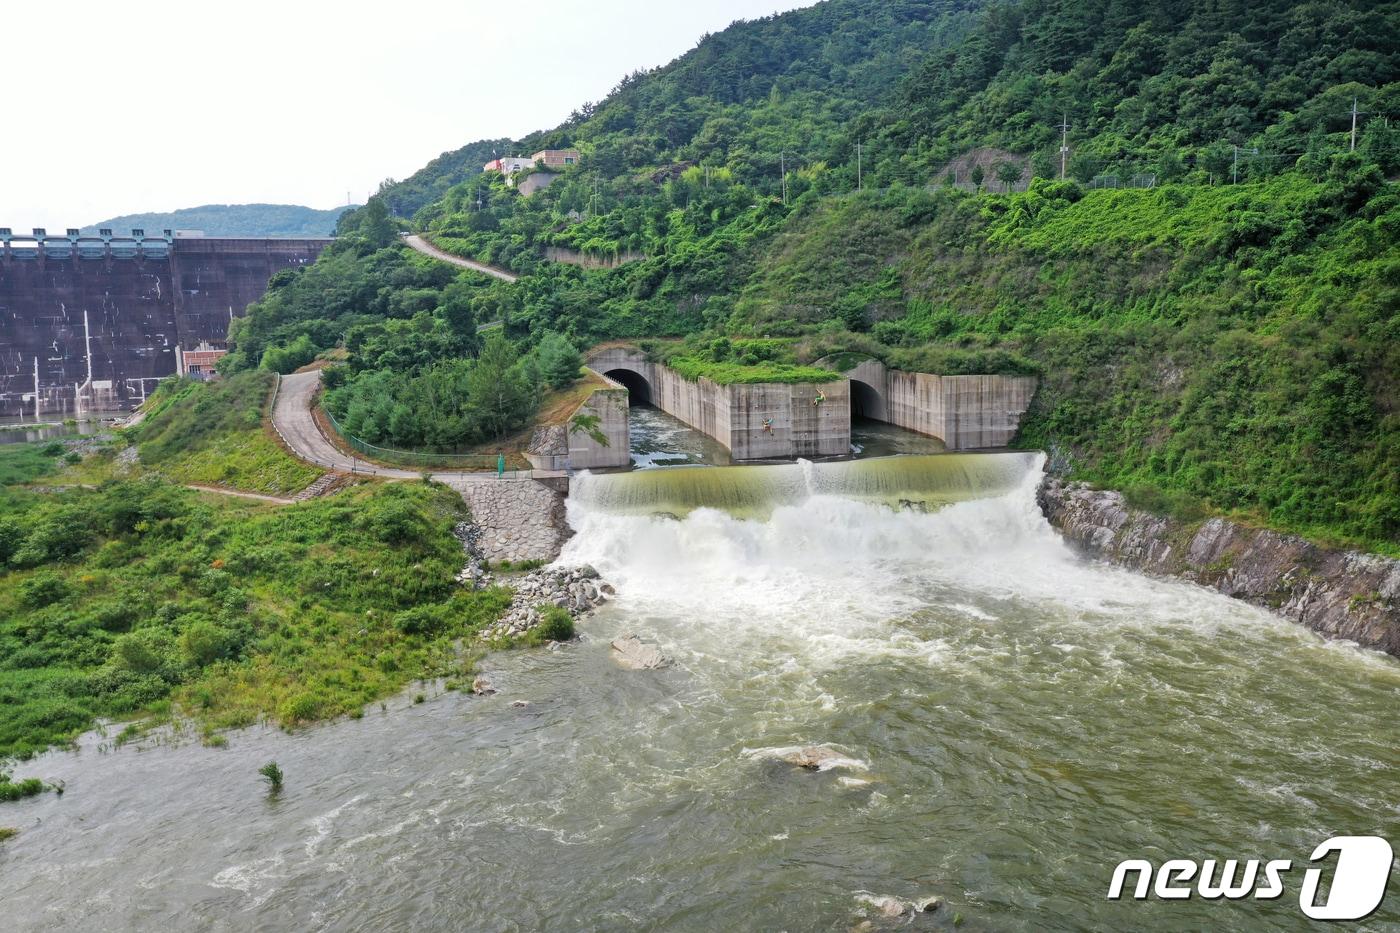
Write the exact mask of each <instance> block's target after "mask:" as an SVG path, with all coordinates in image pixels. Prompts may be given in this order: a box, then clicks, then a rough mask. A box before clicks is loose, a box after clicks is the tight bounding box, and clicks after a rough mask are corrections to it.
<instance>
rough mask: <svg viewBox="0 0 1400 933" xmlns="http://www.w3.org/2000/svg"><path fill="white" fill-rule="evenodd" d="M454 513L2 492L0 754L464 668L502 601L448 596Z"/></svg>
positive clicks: (413, 494)
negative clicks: (90, 731) (467, 645)
mask: <svg viewBox="0 0 1400 933" xmlns="http://www.w3.org/2000/svg"><path fill="white" fill-rule="evenodd" d="M461 510H462V503H461V499H460V497H458V496H457V495H455V494H454V493H452V492H451V491H450V490H446V489H443V488H440V487H428V486H424V485H420V484H393V485H374V486H367V487H359V488H356V489H354V490H352V491H348V492H344V493H341V494H339V495H336V496H333V497H330V498H327V499H324V500H313V501H312V502H308V503H304V504H301V505H297V506H290V507H279V506H268V505H263V504H260V503H250V502H246V501H241V500H238V501H235V500H228V499H222V498H218V497H207V496H200V495H199V494H197V493H194V492H190V491H188V490H184V489H181V488H178V487H173V486H169V485H167V484H165V483H163V482H160V481H158V480H154V479H150V480H138V481H133V482H125V483H113V484H108V485H105V486H103V487H102V488H101V489H98V490H85V489H75V490H71V491H69V492H65V493H62V494H49V495H39V494H33V493H28V492H25V491H22V490H10V489H7V490H3V491H0V545H2V547H0V551H3V556H4V557H5V558H6V562H5V566H6V569H5V571H4V572H3V573H0V659H3V660H0V758H3V757H4V756H7V755H25V754H29V753H32V752H34V751H38V750H42V749H43V748H44V747H45V746H46V745H48V744H50V743H54V742H62V741H64V740H66V739H67V738H69V737H71V736H73V735H74V734H76V733H78V732H80V731H82V730H84V729H86V728H88V727H90V726H91V725H92V723H93V720H94V718H95V717H105V716H117V717H122V716H129V715H134V714H137V713H140V712H149V713H154V714H156V715H157V716H158V717H159V716H160V715H162V714H166V713H170V712H172V711H176V710H178V711H182V712H185V713H188V714H190V715H193V716H195V717H196V718H198V719H199V720H201V721H203V722H204V723H206V724H207V725H208V726H211V727H215V726H217V727H222V726H237V725H242V724H245V723H249V722H252V721H254V720H256V719H258V718H260V717H268V718H271V719H274V720H277V721H279V722H282V723H283V724H286V725H292V724H295V723H298V722H303V721H308V720H314V719H319V718H324V717H328V716H334V715H338V714H342V713H351V714H355V713H356V711H357V710H358V709H359V708H360V707H361V706H363V705H364V704H365V703H368V702H370V701H372V700H375V699H377V698H380V697H383V696H385V695H387V694H389V693H392V692H393V691H395V690H397V689H399V688H401V687H402V686H403V685H404V684H406V683H408V682H409V681H411V680H413V679H415V678H419V677H425V676H430V675H437V674H452V673H460V672H463V670H464V663H463V662H462V661H461V660H460V659H458V657H457V655H456V651H455V649H454V647H453V643H454V641H455V640H456V639H458V638H460V637H462V636H463V635H465V634H467V633H468V632H470V631H472V630H474V629H475V628H477V627H479V626H481V625H483V624H485V623H486V622H489V621H490V620H492V619H494V618H495V617H496V616H497V615H498V614H499V612H500V611H501V609H502V608H503V607H504V605H505V604H506V602H507V601H508V593H507V592H506V591H501V590H492V591H487V592H481V593H474V592H469V591H465V590H462V589H460V588H459V587H458V586H456V585H455V583H454V582H453V576H454V574H455V573H456V571H457V570H458V569H459V567H460V564H461V559H462V558H461V549H460V546H459V545H458V544H457V542H456V540H455V539H454V538H453V536H452V534H451V529H452V526H453V524H454V522H456V521H458V520H460V517H461Z"/></svg>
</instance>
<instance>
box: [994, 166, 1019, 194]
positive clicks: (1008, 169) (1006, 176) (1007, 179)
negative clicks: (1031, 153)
mask: <svg viewBox="0 0 1400 933" xmlns="http://www.w3.org/2000/svg"><path fill="white" fill-rule="evenodd" d="M994 171H995V172H996V176H997V181H999V182H1001V183H1002V184H1003V185H1005V186H1006V190H1007V191H1010V190H1011V186H1012V185H1014V184H1016V183H1017V182H1019V181H1020V180H1021V176H1022V175H1024V174H1025V170H1024V169H1022V168H1021V166H1020V164H1019V163H1016V162H1012V161H1011V160H1009V159H1003V160H1002V161H1000V162H998V163H997V164H996V167H995V169H994Z"/></svg>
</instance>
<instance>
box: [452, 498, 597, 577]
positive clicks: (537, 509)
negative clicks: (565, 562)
mask: <svg viewBox="0 0 1400 933" xmlns="http://www.w3.org/2000/svg"><path fill="white" fill-rule="evenodd" d="M459 489H460V491H461V493H462V498H463V499H465V500H466V501H467V505H468V506H469V507H470V508H471V512H472V522H473V523H474V524H476V525H477V526H478V527H479V528H480V529H481V536H480V539H479V540H478V542H477V546H478V547H479V548H480V549H481V554H482V556H483V557H485V558H486V559H487V560H490V561H501V560H509V561H516V562H518V561H524V560H543V561H552V560H554V558H556V557H558V556H559V549H560V548H561V547H563V545H564V542H565V541H566V540H568V538H569V536H570V535H571V534H572V532H571V531H570V530H569V525H568V521H567V520H566V519H565V514H564V512H565V507H564V494H563V493H561V492H559V491H557V490H554V489H551V488H549V487H548V486H545V485H544V484H543V483H537V482H535V481H534V480H517V479H501V480H478V481H473V482H469V483H463V484H462V485H461V486H460V487H459Z"/></svg>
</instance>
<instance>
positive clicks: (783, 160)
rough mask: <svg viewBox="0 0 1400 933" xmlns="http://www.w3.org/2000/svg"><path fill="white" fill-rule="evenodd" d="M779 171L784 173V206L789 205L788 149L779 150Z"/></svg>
mask: <svg viewBox="0 0 1400 933" xmlns="http://www.w3.org/2000/svg"><path fill="white" fill-rule="evenodd" d="M778 166H779V171H781V172H782V173H783V206H784V207H786V206H787V151H786V150H781V151H779V152H778Z"/></svg>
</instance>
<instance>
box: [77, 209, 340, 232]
mask: <svg viewBox="0 0 1400 933" xmlns="http://www.w3.org/2000/svg"><path fill="white" fill-rule="evenodd" d="M351 209H352V208H349V207H333V208H331V209H330V210H326V211H318V210H316V209H314V208H310V207H301V206H300V205H296V204H205V205H203V206H202V207H185V208H181V209H180V210H178V211H168V212H166V213H156V214H123V215H122V216H120V217H113V218H112V219H110V220H103V221H100V222H98V223H95V224H93V225H91V226H89V227H84V228H83V234H84V235H93V234H96V233H97V231H98V229H99V228H102V227H108V228H110V229H111V230H112V231H113V232H114V233H116V234H117V235H118V236H123V235H125V234H126V233H127V232H128V231H130V230H132V229H139V230H145V231H146V233H148V234H150V235H152V236H158V235H159V234H160V232H161V231H162V230H202V231H204V235H205V236H211V237H214V236H224V237H326V236H330V235H331V234H332V233H333V232H334V231H335V225H336V222H337V221H338V220H339V219H340V215H341V214H343V213H345V212H346V211H347V210H351Z"/></svg>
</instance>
